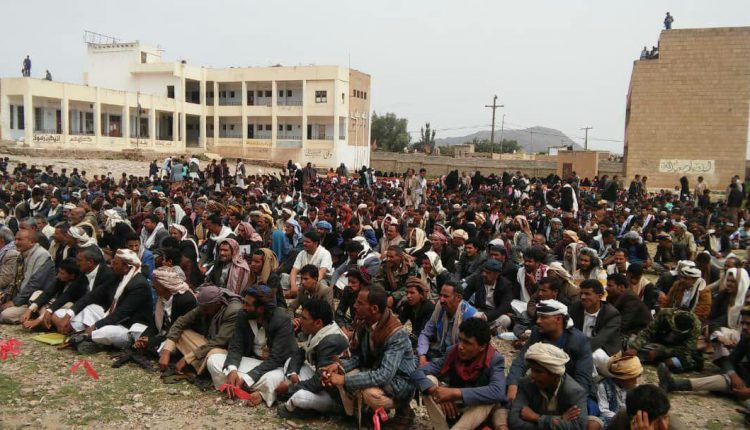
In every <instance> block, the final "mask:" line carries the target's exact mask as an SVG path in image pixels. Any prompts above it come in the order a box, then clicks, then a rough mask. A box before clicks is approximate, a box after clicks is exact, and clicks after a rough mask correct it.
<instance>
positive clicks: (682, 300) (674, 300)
mask: <svg viewBox="0 0 750 430" xmlns="http://www.w3.org/2000/svg"><path fill="white" fill-rule="evenodd" d="M678 276H679V278H678V279H677V281H675V283H674V284H672V288H670V289H669V292H668V293H667V298H666V302H665V303H664V306H663V307H664V308H681V309H687V310H689V311H691V312H693V313H694V314H695V316H696V317H698V319H699V320H700V321H701V323H705V322H708V316H709V315H710V313H711V300H712V297H711V290H709V289H708V288H706V281H705V280H704V279H703V278H702V276H703V273H702V271H701V270H700V269H698V268H697V267H691V266H688V265H682V266H681V267H680V269H679V272H678Z"/></svg>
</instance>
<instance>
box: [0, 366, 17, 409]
mask: <svg viewBox="0 0 750 430" xmlns="http://www.w3.org/2000/svg"><path fill="white" fill-rule="evenodd" d="M20 390H21V383H20V382H19V381H16V380H15V379H13V378H11V377H10V376H7V375H3V374H2V373H0V402H2V403H4V404H7V403H9V402H11V401H13V399H15V398H16V397H18V393H19V391H20Z"/></svg>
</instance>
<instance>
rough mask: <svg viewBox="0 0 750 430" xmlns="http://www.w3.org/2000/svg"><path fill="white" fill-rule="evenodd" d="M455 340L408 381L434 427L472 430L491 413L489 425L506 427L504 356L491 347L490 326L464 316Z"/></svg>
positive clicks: (415, 372) (479, 320) (416, 371)
mask: <svg viewBox="0 0 750 430" xmlns="http://www.w3.org/2000/svg"><path fill="white" fill-rule="evenodd" d="M458 336H459V341H458V343H457V344H456V345H454V346H452V347H451V348H450V349H449V350H448V353H447V354H446V356H445V357H443V358H439V359H437V360H435V361H432V362H430V363H428V364H427V365H425V366H423V367H420V368H419V369H417V370H415V371H414V372H413V373H412V374H411V379H412V382H414V384H415V385H416V386H417V387H418V389H419V390H420V391H421V392H422V393H424V394H425V397H424V399H425V406H426V408H427V413H428V415H429V417H430V422H431V423H432V425H433V427H434V428H436V429H448V420H450V421H451V422H452V423H453V426H452V427H451V428H453V429H474V428H477V427H480V426H481V425H482V423H484V422H485V421H486V420H487V418H489V417H492V419H491V421H492V425H493V428H503V426H507V411H506V410H505V409H503V405H504V404H505V403H506V399H505V372H504V364H505V362H504V359H503V356H502V355H501V354H500V353H499V352H497V351H496V350H495V348H493V347H492V345H491V343H490V342H491V340H492V335H491V333H490V327H489V325H488V324H487V323H486V322H485V321H483V320H481V319H479V318H469V319H467V320H465V321H464V322H462V323H461V325H460V326H459V335H458Z"/></svg>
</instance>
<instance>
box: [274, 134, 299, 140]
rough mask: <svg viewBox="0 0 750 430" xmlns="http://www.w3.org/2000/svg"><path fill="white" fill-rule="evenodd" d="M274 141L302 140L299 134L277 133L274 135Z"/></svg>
mask: <svg viewBox="0 0 750 430" xmlns="http://www.w3.org/2000/svg"><path fill="white" fill-rule="evenodd" d="M276 139H282V140H302V135H300V134H284V133H279V134H277V135H276Z"/></svg>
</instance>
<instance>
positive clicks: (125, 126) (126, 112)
mask: <svg viewBox="0 0 750 430" xmlns="http://www.w3.org/2000/svg"><path fill="white" fill-rule="evenodd" d="M121 127H122V138H123V139H124V140H125V145H127V146H130V100H129V99H128V95H127V94H126V95H125V105H124V106H123V107H122V124H121Z"/></svg>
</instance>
